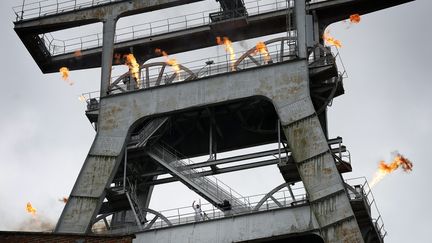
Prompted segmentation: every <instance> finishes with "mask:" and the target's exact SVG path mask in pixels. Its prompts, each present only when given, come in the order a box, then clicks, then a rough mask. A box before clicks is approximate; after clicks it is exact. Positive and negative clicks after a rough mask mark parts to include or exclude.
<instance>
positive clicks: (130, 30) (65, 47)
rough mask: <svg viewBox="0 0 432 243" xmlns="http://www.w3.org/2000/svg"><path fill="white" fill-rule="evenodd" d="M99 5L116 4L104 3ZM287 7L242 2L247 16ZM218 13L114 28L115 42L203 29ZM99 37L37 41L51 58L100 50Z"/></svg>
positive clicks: (270, 0)
mask: <svg viewBox="0 0 432 243" xmlns="http://www.w3.org/2000/svg"><path fill="white" fill-rule="evenodd" d="M120 1H121V0H120ZM68 2H69V1H68ZM72 2H73V1H72ZM102 2H115V1H114V0H111V1H109V0H107V1H102ZM289 4H290V5H288V1H287V0H251V1H248V2H245V6H246V9H247V12H248V15H249V16H253V15H259V14H263V13H268V12H273V11H278V10H283V9H286V8H287V6H293V0H290V2H289ZM92 6H93V5H92ZM217 11H219V9H212V10H206V11H201V12H196V13H191V14H188V15H182V16H177V17H173V18H168V19H164V20H158V21H153V22H149V23H144V24H138V25H132V26H128V27H124V28H119V29H116V35H115V43H120V42H124V41H130V40H135V39H138V38H143V37H150V36H154V35H159V34H163V33H168V32H172V31H178V30H185V29H190V28H195V27H198V26H205V25H208V24H210V23H211V20H210V17H209V16H210V13H212V12H217ZM102 36H103V35H102V33H96V34H90V35H85V36H80V37H76V38H72V39H67V40H60V39H56V38H55V37H54V36H53V35H52V34H51V33H46V34H41V35H40V38H41V39H42V40H43V41H44V43H45V45H46V48H47V49H48V50H49V52H50V53H51V55H60V54H65V53H72V52H74V51H78V50H85V49H90V48H96V47H100V46H102V43H103V40H102Z"/></svg>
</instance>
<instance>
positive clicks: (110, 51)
mask: <svg viewBox="0 0 432 243" xmlns="http://www.w3.org/2000/svg"><path fill="white" fill-rule="evenodd" d="M116 22H117V17H116V16H108V17H107V18H106V19H105V21H104V22H103V41H102V43H103V46H102V60H101V64H102V65H101V67H102V68H101V69H102V71H101V93H100V97H101V98H102V97H105V96H106V95H107V94H108V87H109V85H110V83H111V68H112V61H113V55H114V38H115V28H116Z"/></svg>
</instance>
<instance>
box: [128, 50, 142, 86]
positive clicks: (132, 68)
mask: <svg viewBox="0 0 432 243" xmlns="http://www.w3.org/2000/svg"><path fill="white" fill-rule="evenodd" d="M124 57H125V59H126V63H125V64H126V65H127V66H128V68H129V72H130V74H131V75H132V77H134V79H135V81H136V82H137V83H138V81H139V64H138V62H137V61H136V59H135V56H134V55H133V54H132V53H131V54H127V55H125V56H124ZM138 86H139V85H138Z"/></svg>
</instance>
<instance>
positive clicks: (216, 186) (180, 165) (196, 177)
mask: <svg viewBox="0 0 432 243" xmlns="http://www.w3.org/2000/svg"><path fill="white" fill-rule="evenodd" d="M149 153H154V154H156V155H157V156H159V157H160V158H161V159H162V160H163V161H165V162H166V163H167V164H168V165H169V166H170V167H171V168H173V169H175V171H176V172H177V173H179V174H181V175H183V176H184V177H185V178H187V179H188V180H190V181H192V182H193V183H194V184H196V185H198V186H199V187H200V188H201V189H203V190H205V191H206V192H207V193H209V194H211V195H213V196H214V197H216V198H218V199H219V200H220V201H219V203H220V204H222V203H223V201H224V200H228V201H229V202H230V203H231V207H232V209H233V210H234V209H236V210H237V209H239V210H240V209H241V210H245V209H247V208H248V205H249V202H248V201H243V200H241V199H242V198H244V197H243V196H242V195H241V194H240V193H238V192H237V191H235V190H234V189H232V188H231V187H229V186H228V185H226V184H225V183H223V182H222V181H220V180H218V179H217V178H216V177H214V176H207V177H204V176H201V175H200V173H201V172H204V171H205V170H204V169H194V168H192V167H191V165H192V164H193V161H191V160H190V159H188V158H185V156H183V155H181V154H180V153H179V152H178V151H176V150H175V149H174V148H172V147H170V146H169V145H167V144H161V143H159V144H157V145H153V146H152V147H151V148H150V149H149ZM234 211H235V210H234Z"/></svg>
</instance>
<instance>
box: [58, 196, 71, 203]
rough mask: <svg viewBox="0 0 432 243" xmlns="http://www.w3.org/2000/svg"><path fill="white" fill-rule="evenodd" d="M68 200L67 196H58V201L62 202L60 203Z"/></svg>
mask: <svg viewBox="0 0 432 243" xmlns="http://www.w3.org/2000/svg"><path fill="white" fill-rule="evenodd" d="M68 200H69V199H68V198H67V197H62V198H59V202H62V203H67V202H68Z"/></svg>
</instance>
